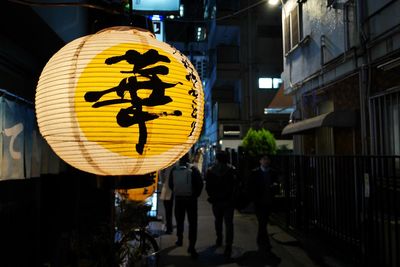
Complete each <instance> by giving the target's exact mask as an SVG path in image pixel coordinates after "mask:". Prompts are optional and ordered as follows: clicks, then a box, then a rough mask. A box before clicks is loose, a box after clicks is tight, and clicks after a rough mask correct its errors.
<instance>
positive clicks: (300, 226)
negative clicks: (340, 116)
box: [272, 155, 400, 267]
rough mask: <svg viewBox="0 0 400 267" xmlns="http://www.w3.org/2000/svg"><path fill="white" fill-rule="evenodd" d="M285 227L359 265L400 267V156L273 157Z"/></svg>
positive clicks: (281, 213)
mask: <svg viewBox="0 0 400 267" xmlns="http://www.w3.org/2000/svg"><path fill="white" fill-rule="evenodd" d="M272 163H273V165H274V166H275V167H276V168H277V169H279V170H280V174H281V179H282V185H283V186H282V198H283V200H284V201H283V202H282V203H284V204H283V205H282V207H281V210H280V212H277V214H280V215H281V217H282V218H283V222H284V224H285V225H284V226H285V227H288V228H291V229H294V231H298V232H301V233H303V234H305V235H307V234H313V233H318V235H319V236H320V237H321V238H322V237H323V238H324V240H328V241H329V242H330V243H331V244H336V245H337V247H340V248H341V249H342V250H344V251H346V252H347V253H351V254H352V255H353V257H354V260H355V261H356V263H357V265H358V264H359V265H361V266H390V267H394V266H400V232H399V230H400V229H399V224H400V156H305V155H301V156H293V155H290V156H274V157H272Z"/></svg>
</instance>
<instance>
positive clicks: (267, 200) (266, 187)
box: [248, 167, 277, 206]
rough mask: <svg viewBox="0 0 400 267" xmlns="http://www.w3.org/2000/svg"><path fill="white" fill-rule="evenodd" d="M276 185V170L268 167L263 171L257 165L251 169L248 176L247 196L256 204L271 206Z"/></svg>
mask: <svg viewBox="0 0 400 267" xmlns="http://www.w3.org/2000/svg"><path fill="white" fill-rule="evenodd" d="M276 185H277V176H276V172H275V171H274V170H273V169H272V168H271V167H268V168H267V170H266V171H265V172H264V171H262V169H261V168H260V167H258V168H256V169H254V170H252V171H251V175H250V177H249V181H248V190H249V192H248V193H249V196H250V197H251V199H252V200H253V201H254V204H255V205H256V206H271V205H272V199H273V197H274V194H275V187H276Z"/></svg>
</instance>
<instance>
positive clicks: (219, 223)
mask: <svg viewBox="0 0 400 267" xmlns="http://www.w3.org/2000/svg"><path fill="white" fill-rule="evenodd" d="M216 159H217V162H216V163H215V164H214V165H213V166H211V167H210V168H209V169H208V170H207V172H206V178H205V180H206V191H207V194H208V196H209V198H208V201H209V202H210V203H211V205H212V211H213V214H214V219H215V221H214V222H215V232H216V235H217V239H216V241H215V245H216V246H217V247H219V246H221V245H222V241H223V233H222V229H223V223H224V224H225V250H224V256H225V257H226V258H230V257H231V253H232V243H233V215H234V193H235V185H236V180H237V179H236V170H235V167H233V166H232V165H230V164H228V157H227V154H226V153H224V152H222V151H221V152H218V153H217V155H216Z"/></svg>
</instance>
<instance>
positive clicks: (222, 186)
mask: <svg viewBox="0 0 400 267" xmlns="http://www.w3.org/2000/svg"><path fill="white" fill-rule="evenodd" d="M205 179H206V191H207V194H208V196H209V198H208V201H209V202H210V203H216V202H231V201H233V198H234V190H235V185H236V170H235V168H234V167H233V166H231V165H229V164H221V163H216V164H214V165H213V166H212V167H210V168H209V169H208V170H207V172H206V178H205Z"/></svg>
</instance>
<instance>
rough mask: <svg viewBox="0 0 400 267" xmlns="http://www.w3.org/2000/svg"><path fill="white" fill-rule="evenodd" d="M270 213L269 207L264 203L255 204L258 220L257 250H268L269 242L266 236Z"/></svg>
mask: <svg viewBox="0 0 400 267" xmlns="http://www.w3.org/2000/svg"><path fill="white" fill-rule="evenodd" d="M269 213H270V207H269V206H266V205H257V204H256V205H255V214H256V217H257V221H258V232H257V245H258V248H259V250H263V251H270V250H271V242H270V240H269V236H268V229H267V225H268V218H269Z"/></svg>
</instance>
